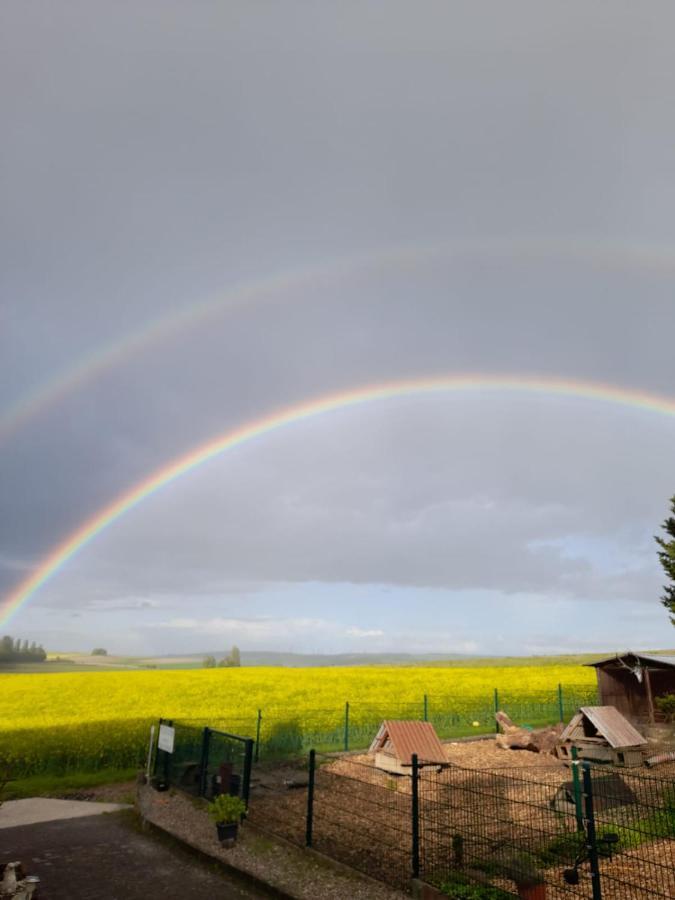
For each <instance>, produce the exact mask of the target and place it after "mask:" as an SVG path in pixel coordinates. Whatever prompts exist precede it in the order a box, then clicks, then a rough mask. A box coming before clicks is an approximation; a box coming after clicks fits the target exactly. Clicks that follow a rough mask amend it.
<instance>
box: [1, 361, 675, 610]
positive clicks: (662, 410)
mask: <svg viewBox="0 0 675 900" xmlns="http://www.w3.org/2000/svg"><path fill="white" fill-rule="evenodd" d="M452 391H474V392H481V391H506V392H509V391H511V392H521V393H530V394H546V395H549V396H563V397H576V398H581V399H584V398H585V399H589V400H598V401H604V402H607V403H612V404H618V405H621V406H627V407H633V408H635V409H641V410H645V411H647V412H653V413H658V414H660V415H665V416H673V417H675V399H672V398H669V397H665V396H662V395H659V394H653V393H648V392H646V391H638V390H632V389H629V388H623V387H618V386H614V385H609V384H603V383H594V382H582V381H574V380H569V379H563V378H549V377H540V376H526V375H489V374H462V375H446V376H440V377H439V376H435V377H430V378H410V379H404V380H400V381H388V382H384V383H380V384H373V385H367V386H365V387H358V388H354V389H350V390H345V391H340V392H337V393H331V394H326V395H324V396H322V397H318V398H315V399H312V400H309V401H307V402H304V403H299V404H297V405H295V406H290V407H285V408H283V409H280V410H277V411H275V412H272V413H271V414H269V415H266V416H263V417H262V418H259V419H255V420H253V421H250V422H247V423H245V424H244V425H241V426H239V427H237V428H234V429H232V430H228V431H226V432H225V433H223V434H220V435H218V436H217V437H215V438H214V439H212V440H210V441H207V442H206V443H204V444H200V445H199V446H198V447H196V448H194V449H193V450H190V451H189V452H188V453H186V454H184V455H183V456H181V457H179V458H178V459H174V460H172V461H171V462H169V463H168V464H167V465H164V466H162V467H161V468H160V469H157V470H156V471H154V472H153V473H152V474H151V475H150V476H149V477H148V478H146V479H145V480H143V481H141V482H140V483H138V484H136V485H135V486H134V487H132V488H131V489H130V490H128V491H127V492H126V493H124V494H122V496H120V497H118V498H117V499H116V500H114V501H113V502H112V503H110V504H109V505H107V506H105V507H104V508H103V509H102V510H100V511H99V512H97V513H96V514H95V515H94V516H93V517H92V518H90V519H89V520H88V521H86V522H85V523H84V524H83V525H82V526H80V527H79V528H78V529H77V530H76V531H74V532H73V533H72V534H70V535H69V536H68V537H67V538H66V539H65V540H64V541H62V542H61V543H59V544H58V545H57V546H56V547H54V549H53V550H52V551H51V552H50V553H49V554H48V555H47V556H46V557H45V558H44V559H43V560H42V561H41V562H40V563H39V565H38V566H37V567H36V569H35V571H34V572H33V574H32V575H30V576H29V577H28V578H26V579H24V580H23V581H22V582H21V583H20V584H19V585H17V587H16V588H15V589H14V590H13V591H12V592H11V593H10V594H9V595H8V596H7V597H6V598H5V600H4V601H3V603H2V605H1V606H0V625H5V624H7V622H9V620H10V617H12V616H13V615H14V614H15V613H16V612H18V610H19V609H21V607H22V606H23V605H24V604H25V603H27V602H28V601H29V600H30V598H31V597H32V596H33V594H35V592H36V591H37V590H39V588H41V587H42V586H43V585H44V584H45V582H47V581H48V580H49V579H50V578H51V577H52V576H53V575H54V574H55V573H56V572H58V571H59V570H60V569H61V568H62V567H63V566H64V565H65V564H66V563H67V562H68V560H70V559H72V558H73V556H75V554H76V553H79V551H80V550H82V549H83V548H84V547H85V546H86V545H87V544H88V543H89V542H90V541H92V540H93V539H94V538H95V537H96V536H97V535H98V534H100V533H101V532H102V531H103V530H104V529H105V528H107V527H108V526H109V525H112V524H113V523H114V522H116V521H117V520H118V519H119V518H121V517H122V516H123V515H124V514H125V513H127V512H129V511H130V510H132V509H133V508H134V507H136V506H138V505H139V504H140V503H142V502H143V501H144V500H146V499H147V498H148V497H150V496H152V495H153V494H154V493H155V492H156V491H159V490H160V488H163V487H165V486H166V485H169V484H171V482H173V481H175V480H176V479H177V478H180V477H181V476H182V475H186V474H187V473H188V472H191V471H193V470H194V469H196V468H197V467H198V466H201V465H203V464H204V463H206V462H208V461H209V460H211V459H214V458H215V457H217V456H219V455H220V454H221V453H224V452H225V451H227V450H231V449H232V448H233V447H238V446H240V445H242V444H245V443H247V442H248V441H252V440H254V439H255V438H258V437H261V436H263V435H266V434H269V433H271V432H274V431H276V430H277V429H280V428H284V427H285V426H287V425H292V424H294V423H298V422H303V421H305V420H306V419H312V418H314V417H316V416H320V415H323V414H325V413H329V412H333V411H335V410H339V409H346V408H348V407H353V406H359V405H362V404H365V403H372V402H375V401H380V400H387V399H395V398H401V397H409V396H416V395H423V394H434V393H448V392H452Z"/></svg>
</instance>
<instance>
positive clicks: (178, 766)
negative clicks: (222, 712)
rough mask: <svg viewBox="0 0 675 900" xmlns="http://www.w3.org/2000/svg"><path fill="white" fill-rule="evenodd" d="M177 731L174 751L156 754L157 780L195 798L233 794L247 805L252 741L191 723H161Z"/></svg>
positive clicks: (160, 750) (165, 721) (162, 720)
mask: <svg viewBox="0 0 675 900" xmlns="http://www.w3.org/2000/svg"><path fill="white" fill-rule="evenodd" d="M159 723H160V726H161V725H162V724H164V725H169V726H171V727H173V729H174V745H173V751H172V752H170V753H169V752H167V751H166V750H162V749H160V748H159V747H158V748H157V750H156V753H155V760H154V774H155V779H157V780H159V781H161V782H163V785H164V786H168V785H172V786H174V787H177V788H179V789H180V790H183V791H185V792H186V793H189V794H192V795H193V796H195V797H206V798H208V799H211V798H213V797H215V796H216V795H217V794H232V795H234V796H237V797H241V799H242V800H243V801H244V802H245V803H246V804H247V805H248V800H249V794H250V786H251V766H252V762H253V749H254V741H253V739H252V738H247V737H241V736H240V735H236V734H228V733H227V732H223V731H218V730H216V729H214V728H209V727H205V726H202V725H196V724H194V723H190V722H176V721H173V720H164V719H160V720H159Z"/></svg>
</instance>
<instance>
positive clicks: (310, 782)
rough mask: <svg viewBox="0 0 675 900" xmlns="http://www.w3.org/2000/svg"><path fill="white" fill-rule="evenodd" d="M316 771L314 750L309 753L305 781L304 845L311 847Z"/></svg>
mask: <svg viewBox="0 0 675 900" xmlns="http://www.w3.org/2000/svg"><path fill="white" fill-rule="evenodd" d="M315 770H316V750H310V751H309V778H308V779H307V827H306V830H305V844H306V845H307V846H308V847H311V846H312V829H313V827H314V772H315Z"/></svg>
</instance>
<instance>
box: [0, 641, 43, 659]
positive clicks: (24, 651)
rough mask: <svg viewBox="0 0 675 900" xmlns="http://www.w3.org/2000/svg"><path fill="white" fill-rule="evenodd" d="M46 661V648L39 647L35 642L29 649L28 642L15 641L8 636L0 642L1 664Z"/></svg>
mask: <svg viewBox="0 0 675 900" xmlns="http://www.w3.org/2000/svg"><path fill="white" fill-rule="evenodd" d="M46 659H47V654H46V653H45V651H44V648H43V647H42V646H39V647H38V645H37V644H36V643H35V641H33V643H32V644H31V645H30V647H29V646H28V641H25V640H24V641H22V640H21V639H20V638H17V639H16V640H14V638H13V637H10V636H9V635H8V634H6V635H5V636H4V637H3V638H2V639H1V640H0V663H14V662H22V663H26V662H44V661H45V660H46Z"/></svg>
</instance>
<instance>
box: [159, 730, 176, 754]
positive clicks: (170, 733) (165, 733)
mask: <svg viewBox="0 0 675 900" xmlns="http://www.w3.org/2000/svg"><path fill="white" fill-rule="evenodd" d="M175 736H176V729H175V728H171V726H170V725H160V726H159V738H158V740H157V747H158V748H159V749H160V750H166V752H167V753H173V741H174V738H175Z"/></svg>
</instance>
